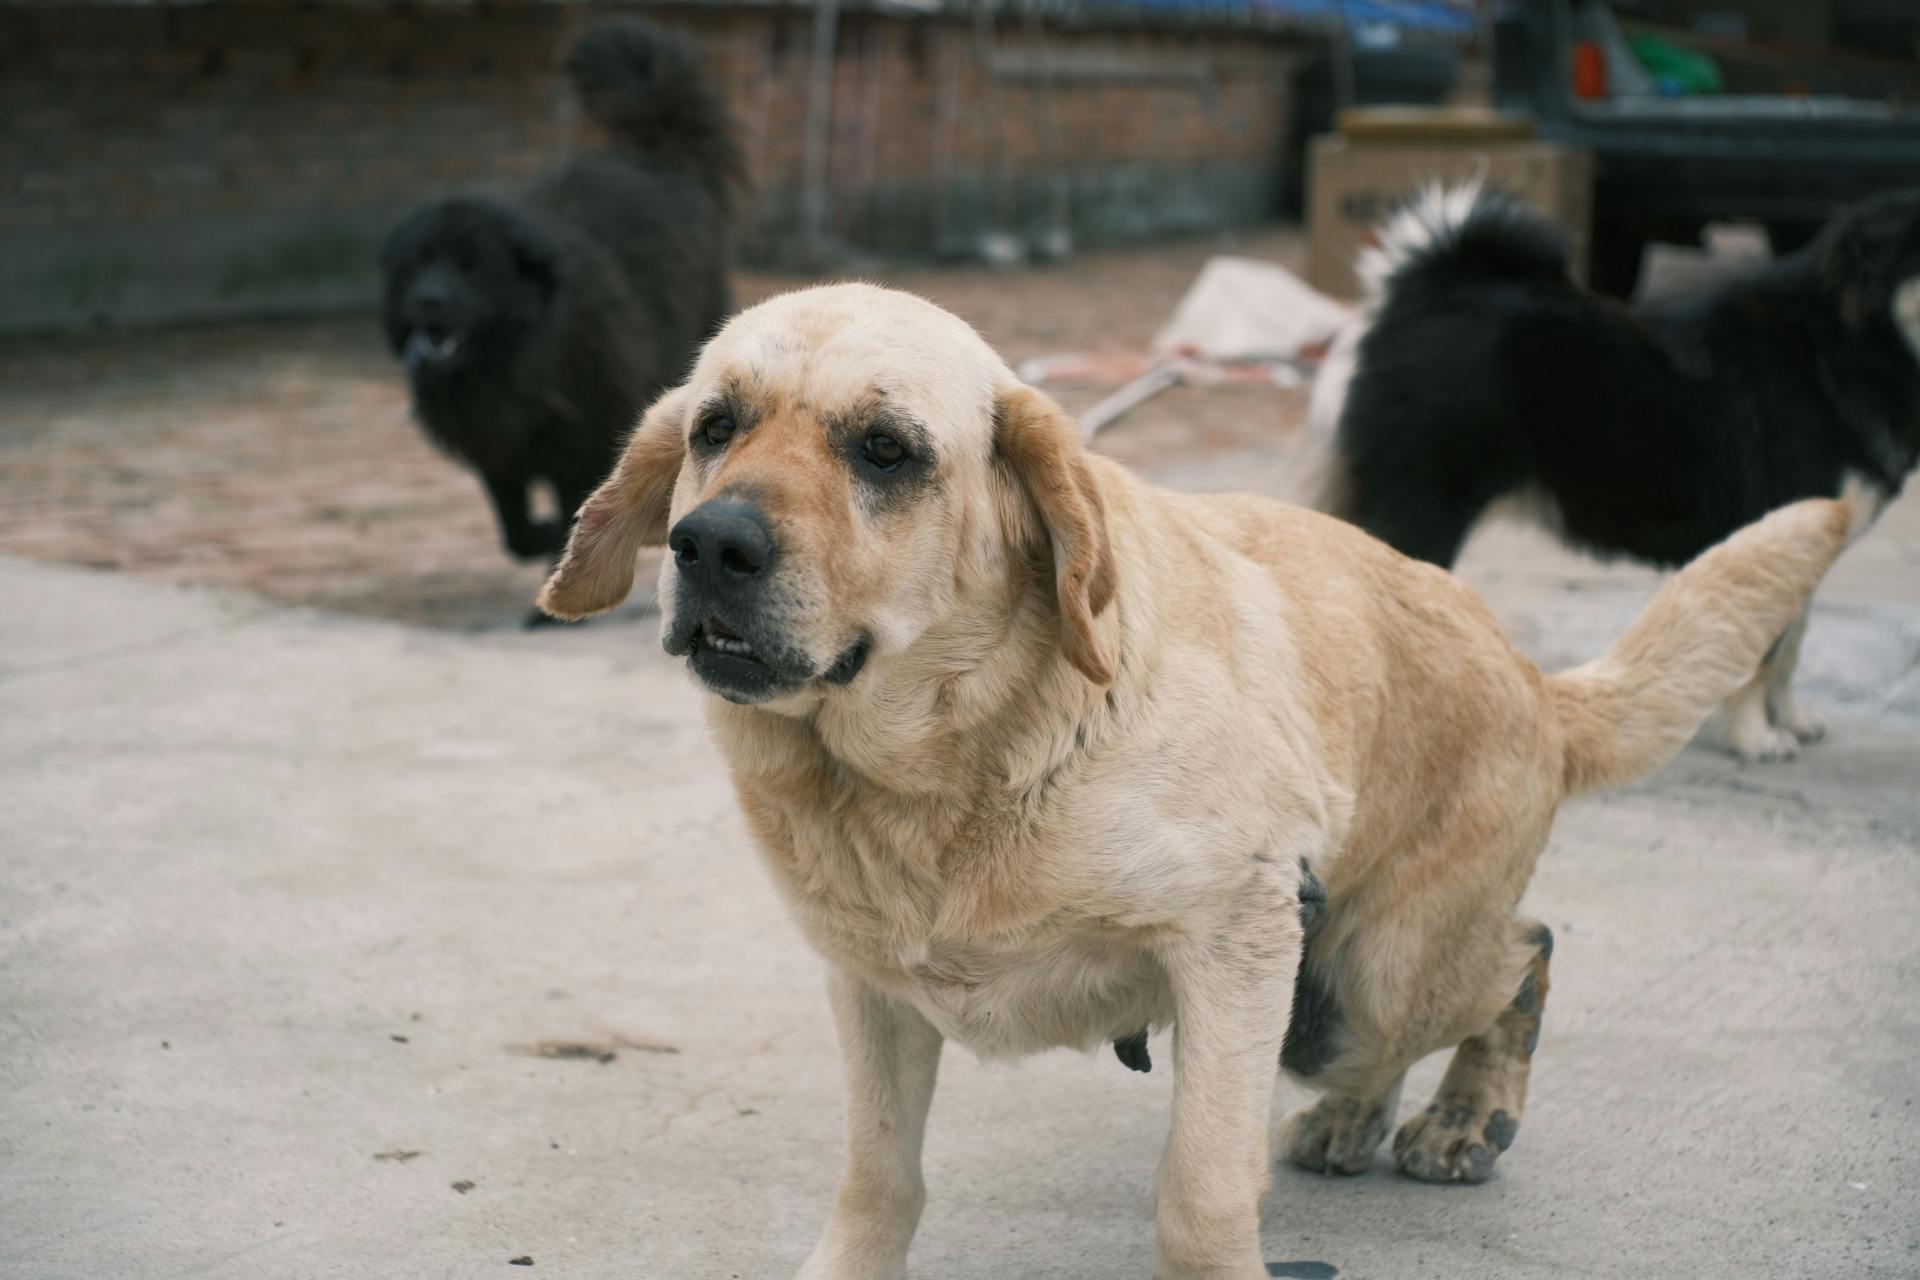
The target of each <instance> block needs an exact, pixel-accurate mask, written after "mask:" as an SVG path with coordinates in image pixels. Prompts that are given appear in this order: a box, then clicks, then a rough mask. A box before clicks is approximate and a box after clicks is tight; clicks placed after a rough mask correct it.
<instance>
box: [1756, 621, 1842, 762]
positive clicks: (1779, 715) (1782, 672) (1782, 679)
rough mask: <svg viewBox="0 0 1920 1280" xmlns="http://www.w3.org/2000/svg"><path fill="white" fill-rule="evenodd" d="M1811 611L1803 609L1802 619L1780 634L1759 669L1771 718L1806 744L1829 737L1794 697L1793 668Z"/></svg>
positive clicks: (1798, 658) (1797, 659) (1821, 725)
mask: <svg viewBox="0 0 1920 1280" xmlns="http://www.w3.org/2000/svg"><path fill="white" fill-rule="evenodd" d="M1810 611H1811V610H1810V609H1803V610H1801V611H1800V616H1799V617H1797V618H1795V619H1794V620H1793V622H1792V623H1791V624H1790V625H1789V626H1788V627H1787V629H1786V630H1785V631H1783V632H1781V633H1780V639H1779V640H1777V641H1775V642H1774V646H1773V648H1772V649H1771V650H1769V651H1768V653H1767V659H1766V661H1765V662H1764V663H1762V664H1761V667H1760V674H1761V677H1762V679H1763V680H1764V681H1765V682H1766V695H1767V716H1768V718H1769V719H1771V720H1772V721H1773V723H1774V725H1775V727H1777V728H1781V729H1785V730H1786V731H1787V732H1788V733H1790V734H1792V735H1793V736H1794V737H1795V738H1797V739H1799V741H1800V742H1801V743H1803V744H1805V743H1810V742H1818V741H1820V739H1822V738H1824V737H1826V736H1827V727H1826V725H1825V724H1824V723H1822V721H1821V719H1820V717H1819V716H1818V715H1817V714H1816V713H1814V712H1812V711H1808V710H1807V709H1806V708H1804V707H1802V706H1801V705H1800V704H1799V703H1798V702H1797V701H1795V699H1794V696H1793V669H1794V667H1796V666H1797V665H1799V662H1800V642H1801V641H1802V640H1804V639H1806V635H1807V614H1808V613H1809V612H1810Z"/></svg>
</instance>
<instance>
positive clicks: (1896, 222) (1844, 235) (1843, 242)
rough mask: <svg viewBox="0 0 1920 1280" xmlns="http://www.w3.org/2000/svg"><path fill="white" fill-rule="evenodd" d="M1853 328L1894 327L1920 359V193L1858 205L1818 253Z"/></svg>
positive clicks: (1833, 227)
mask: <svg viewBox="0 0 1920 1280" xmlns="http://www.w3.org/2000/svg"><path fill="white" fill-rule="evenodd" d="M1815 252H1817V253H1818V254H1819V255H1820V265H1821V269H1822V270H1823V271H1824V273H1825V275H1826V278H1827V280H1828V282H1829V283H1830V284H1831V285H1832V286H1833V288H1834V289H1835V290H1836V292H1837V293H1838V295H1839V298H1840V313H1841V315H1842V317H1843V318H1844V319H1845V320H1846V322H1847V324H1848V326H1849V327H1851V328H1853V329H1854V330H1856V331H1858V330H1863V329H1866V328H1868V327H1870V326H1874V325H1879V324H1883V323H1887V322H1891V323H1892V324H1893V326H1894V327H1895V328H1896V329H1897V330H1898V331H1899V333H1900V335H1901V336H1902V337H1903V338H1904V339H1905V340H1906V343H1907V346H1908V347H1909V348H1910V349H1911V350H1912V352H1913V354H1914V358H1915V359H1916V360H1920V190H1912V191H1898V192H1894V193H1893V194H1891V195H1884V196H1879V197H1876V198H1875V199H1872V200H1868V201H1865V202H1864V203H1861V204H1858V205H1855V206H1853V207H1852V208H1850V209H1848V210H1847V211H1846V212H1844V213H1842V214H1841V215H1840V216H1839V217H1837V218H1835V219H1834V220H1833V221H1832V222H1831V223H1829V224H1828V225H1827V227H1826V229H1825V230H1824V231H1822V232H1821V234H1820V239H1819V242H1818V245H1817V247H1816V249H1815Z"/></svg>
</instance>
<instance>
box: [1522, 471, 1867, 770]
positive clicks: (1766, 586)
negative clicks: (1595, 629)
mask: <svg viewBox="0 0 1920 1280" xmlns="http://www.w3.org/2000/svg"><path fill="white" fill-rule="evenodd" d="M1872 515H1873V513H1872V511H1870V510H1867V509H1865V506H1864V504H1863V503H1862V502H1861V501H1860V500H1859V499H1857V498H1852V497H1842V498H1839V499H1827V498H1817V499H1813V500H1811V501H1807V502H1796V503H1794V504H1793V505H1791V506H1787V507H1782V508H1780V510H1778V511H1775V512H1774V513H1773V514H1772V515H1769V516H1767V517H1766V518H1765V519H1763V520H1759V521H1756V522H1755V523H1753V524H1751V525H1748V526H1747V527H1746V528H1744V529H1742V530H1740V531H1739V532H1737V533H1735V534H1734V535H1733V536H1732V537H1730V538H1728V539H1727V540H1726V541H1725V542H1722V543H1721V544H1720V545H1718V546H1716V547H1713V548H1711V549H1710V550H1708V551H1706V552H1705V553H1703V554H1702V555H1700V556H1699V557H1698V558H1696V559H1695V560H1694V561H1693V562H1692V563H1691V564H1689V565H1687V567H1686V568H1684V569H1682V570H1681V571H1680V572H1679V573H1678V574H1676V575H1674V577H1673V578H1671V579H1669V580H1668V582H1667V583H1666V585H1665V586H1663V587H1662V588H1661V589H1660V594H1659V595H1657V596H1655V597H1654V598H1653V603H1652V604H1650V605H1648V606H1647V609H1646V612H1644V613H1642V614H1641V615H1640V617H1639V619H1638V620H1636V621H1635V622H1634V624H1633V625H1632V626H1631V627H1629V628H1628V629H1627V632H1626V634H1625V635H1623V636H1621V637H1620V639H1619V640H1618V641H1617V642H1615V644H1614V646H1613V649H1612V650H1611V651H1610V652H1609V653H1608V654H1607V656H1606V657H1604V658H1601V659H1600V660H1599V661H1597V662H1590V663H1588V664H1587V665H1585V666H1583V667H1576V668H1575V669H1573V670H1572V671H1566V672H1562V673H1561V674H1559V675H1556V676H1552V677H1550V678H1549V679H1548V680H1547V694H1548V697H1549V698H1550V699H1551V700H1552V703H1553V705H1554V708H1555V710H1556V712H1557V713H1558V716H1559V719H1560V723H1561V725H1562V727H1563V729H1564V731H1565V734H1566V738H1565V743H1566V783H1567V791H1568V792H1569V793H1573V792H1580V791H1593V790H1596V789H1598V788H1601V787H1610V786H1618V785H1620V784H1622V783H1625V782H1631V781H1632V780H1633V779H1635V778H1637V777H1640V776H1641V775H1642V774H1646V773H1651V772H1652V771H1653V770H1655V769H1657V768H1659V767H1660V766H1661V765H1663V764H1665V763H1666V762H1667V761H1668V760H1671V759H1672V758H1673V757H1674V755H1676V754H1677V753H1678V752H1679V750H1680V748H1681V747H1683V746H1685V745H1686V744H1687V739H1689V738H1691V737H1692V736H1693V734H1694V732H1695V731H1696V730H1697V729H1699V727H1700V726H1701V724H1702V723H1704V722H1705V720H1706V718H1707V717H1708V716H1709V715H1710V714H1712V712H1713V709H1714V708H1715V707H1716V706H1718V705H1719V704H1720V703H1721V702H1722V701H1723V700H1724V699H1725V698H1726V697H1727V696H1728V695H1729V694H1731V693H1733V692H1734V691H1735V690H1736V689H1738V688H1739V687H1740V686H1741V685H1743V684H1745V683H1746V682H1747V681H1749V680H1751V679H1752V678H1753V676H1754V673H1755V672H1756V671H1757V670H1758V669H1759V666H1760V661H1761V659H1762V658H1763V657H1764V656H1765V655H1766V652H1767V647H1768V646H1769V645H1771V644H1772V643H1773V642H1774V641H1775V640H1777V639H1778V638H1779V636H1780V633H1781V632H1782V631H1784V630H1785V629H1786V627H1787V624H1788V623H1789V622H1791V621H1792V620H1793V618H1794V616H1795V615H1796V614H1798V613H1799V612H1800V611H1801V610H1802V609H1803V608H1805V607H1806V603H1807V597H1808V596H1809V595H1811V594H1812V592H1813V589H1814V587H1815V586H1816V585H1817V584H1818V583H1819V581H1820V578H1821V576H1822V575H1823V574H1825V573H1826V571H1827V567H1828V566H1829V565H1831V564H1832V563H1833V560H1834V557H1835V556H1837V555H1839V554H1840V552H1841V550H1842V548H1844V547H1845V546H1846V545H1847V543H1848V541H1849V540H1850V539H1851V538H1852V537H1853V535H1854V534H1855V533H1856V532H1857V531H1858V530H1859V528H1861V527H1863V526H1864V525H1865V524H1866V523H1867V522H1868V521H1869V520H1871V518H1872Z"/></svg>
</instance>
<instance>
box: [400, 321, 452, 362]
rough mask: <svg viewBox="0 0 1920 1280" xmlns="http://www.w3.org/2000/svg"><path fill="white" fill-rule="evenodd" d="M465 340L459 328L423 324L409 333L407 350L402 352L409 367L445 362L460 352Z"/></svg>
mask: <svg viewBox="0 0 1920 1280" xmlns="http://www.w3.org/2000/svg"><path fill="white" fill-rule="evenodd" d="M465 340H466V338H465V335H464V334H462V333H461V332H460V331H459V330H457V329H442V328H440V327H438V326H437V325H422V326H421V327H420V328H417V329H415V330H414V331H413V332H412V333H410V334H408V335H407V346H406V350H405V351H404V352H403V353H402V354H403V356H404V357H405V359H406V362H407V367H408V368H409V369H420V368H426V367H430V366H432V365H440V364H445V363H446V362H447V361H449V360H451V359H453V358H454V357H455V356H457V355H459V354H460V347H461V345H462V343H464V342H465Z"/></svg>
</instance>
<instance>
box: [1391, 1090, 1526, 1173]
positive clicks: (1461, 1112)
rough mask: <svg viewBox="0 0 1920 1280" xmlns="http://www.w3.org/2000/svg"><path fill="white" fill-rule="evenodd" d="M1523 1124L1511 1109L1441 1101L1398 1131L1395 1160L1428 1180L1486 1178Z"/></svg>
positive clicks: (1405, 1170) (1402, 1167)
mask: <svg viewBox="0 0 1920 1280" xmlns="http://www.w3.org/2000/svg"><path fill="white" fill-rule="evenodd" d="M1519 1128H1520V1124H1519V1122H1518V1121H1517V1120H1515V1119H1514V1118H1513V1117H1512V1116H1511V1115H1509V1114H1508V1113H1507V1112H1505V1111H1494V1112H1493V1113H1491V1114H1483V1113H1482V1112H1481V1111H1480V1110H1479V1109H1478V1108H1477V1107H1473V1106H1469V1105H1467V1104H1465V1103H1459V1104H1448V1103H1439V1102H1436V1103H1434V1104H1433V1105H1432V1106H1430V1107H1428V1108H1427V1109H1426V1110H1425V1111H1424V1112H1422V1113H1421V1114H1419V1115H1417V1116H1415V1117H1414V1118H1413V1119H1411V1120H1409V1121H1407V1122H1406V1123H1405V1124H1403V1125H1401V1126H1400V1132H1398V1133H1396V1134H1394V1135H1393V1161H1394V1163H1395V1164H1396V1165H1398V1166H1399V1167H1400V1172H1402V1173H1404V1174H1406V1175H1408V1176H1409V1177H1413V1178H1418V1179H1420V1181H1422V1182H1468V1183H1477V1182H1485V1181H1486V1180H1487V1179H1488V1178H1491V1177H1492V1176H1493V1162H1494V1161H1496V1160H1498V1159H1499V1158H1500V1153H1501V1152H1503V1151H1505V1150H1506V1149H1507V1148H1508V1147H1510V1146H1512V1145H1513V1138H1514V1135H1515V1133H1517V1132H1518V1131H1519Z"/></svg>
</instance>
